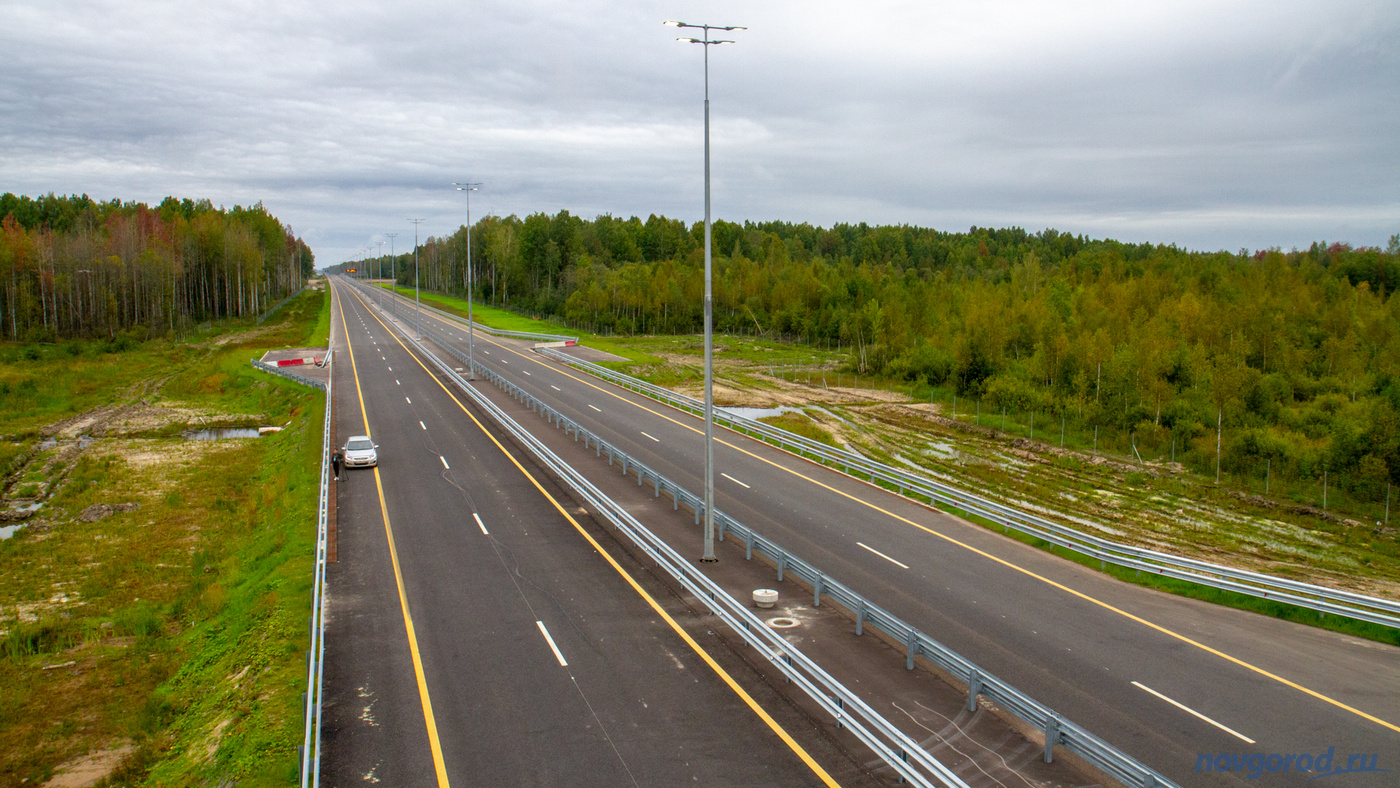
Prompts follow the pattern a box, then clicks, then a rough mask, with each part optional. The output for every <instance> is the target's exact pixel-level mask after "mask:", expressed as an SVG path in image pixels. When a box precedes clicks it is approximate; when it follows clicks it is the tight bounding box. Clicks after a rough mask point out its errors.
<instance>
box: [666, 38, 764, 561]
mask: <svg viewBox="0 0 1400 788" xmlns="http://www.w3.org/2000/svg"><path fill="white" fill-rule="evenodd" d="M665 24H667V25H670V26H671V27H679V28H688V29H691V30H700V31H702V33H701V37H700V38H688V37H681V38H677V39H676V40H677V41H688V42H690V43H692V44H700V45H701V46H702V47H703V48H704V50H705V552H704V555H702V556H701V557H700V560H701V562H703V563H707V564H709V563H714V562H716V561H718V560H719V559H718V558H716V557H715V390H714V363H715V361H714V359H715V340H714V302H713V301H712V300H711V295H710V47H711V46H713V45H717V44H732V43H734V42H733V41H729V40H726V39H711V38H710V31H711V30H725V31H729V30H748V28H746V27H739V26H736V25H730V26H721V25H690V24H686V23H685V22H676V21H673V20H669V21H667V22H665Z"/></svg>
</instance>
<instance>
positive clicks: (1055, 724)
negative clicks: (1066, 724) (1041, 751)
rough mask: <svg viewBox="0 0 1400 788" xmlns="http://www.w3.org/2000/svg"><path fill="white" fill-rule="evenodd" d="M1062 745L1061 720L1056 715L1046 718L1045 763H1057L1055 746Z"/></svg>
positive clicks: (1049, 715) (1048, 715)
mask: <svg viewBox="0 0 1400 788" xmlns="http://www.w3.org/2000/svg"><path fill="white" fill-rule="evenodd" d="M1059 743H1060V718H1059V717H1056V716H1055V715H1054V714H1047V715H1046V716H1045V762H1046V763H1054V762H1055V745H1056V744H1059Z"/></svg>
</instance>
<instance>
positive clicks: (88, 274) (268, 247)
mask: <svg viewBox="0 0 1400 788" xmlns="http://www.w3.org/2000/svg"><path fill="white" fill-rule="evenodd" d="M314 263H315V258H314V256H313V255H312V253H311V249H310V248H309V247H307V245H306V244H305V243H304V242H302V241H301V240H300V239H299V238H297V237H296V236H295V235H294V234H293V233H292V230H291V228H290V227H285V226H283V225H282V223H281V222H279V221H278V220H277V219H276V218H275V217H273V216H272V215H271V214H269V213H268V212H267V210H266V209H264V208H263V206H262V204H261V203H259V204H256V205H253V206H252V207H248V208H243V207H238V206H235V207H234V208H233V209H232V210H225V209H223V208H215V207H214V206H213V205H212V204H210V202H209V201H208V200H199V201H192V200H189V199H184V200H179V199H176V198H174V197H167V198H166V199H165V200H164V201H162V202H161V203H160V205H158V206H156V207H154V208H152V207H150V206H148V205H146V204H144V203H140V202H121V201H120V200H112V201H110V202H98V201H94V200H92V199H91V198H89V197H88V196H87V195H82V196H76V195H75V196H69V197H62V196H55V195H53V194H49V195H46V196H42V197H38V198H30V197H27V196H17V195H14V194H10V193H8V192H7V193H5V194H4V195H0V277H3V281H0V337H3V338H4V339H8V340H11V341H18V342H25V343H34V342H56V341H60V340H65V339H104V340H107V341H112V340H115V339H118V338H119V337H120V338H122V339H124V340H127V341H140V340H142V339H145V338H147V337H152V336H165V335H170V334H175V335H178V334H180V333H181V332H183V331H185V330H186V329H188V328H189V327H190V326H193V325H198V324H200V323H203V322H206V321H209V320H213V319H216V318H223V317H242V316H252V315H259V314H262V313H263V312H266V311H267V310H268V309H270V308H272V307H274V306H276V305H277V304H278V303H280V302H281V301H282V300H283V299H285V298H287V297H288V296H290V295H293V294H295V293H297V292H299V291H300V290H301V289H302V287H303V285H304V283H305V281H306V278H307V277H308V276H311V275H312V274H313V272H314Z"/></svg>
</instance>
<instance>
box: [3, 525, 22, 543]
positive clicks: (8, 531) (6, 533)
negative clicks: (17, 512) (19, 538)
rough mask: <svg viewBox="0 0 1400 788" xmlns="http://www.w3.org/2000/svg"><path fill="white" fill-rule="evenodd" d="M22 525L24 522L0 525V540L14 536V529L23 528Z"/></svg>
mask: <svg viewBox="0 0 1400 788" xmlns="http://www.w3.org/2000/svg"><path fill="white" fill-rule="evenodd" d="M23 527H24V523H17V524H15V525H6V526H0V542H3V541H4V540H6V539H9V538H10V537H11V536H14V535H15V531H18V530H19V529H21V528H23Z"/></svg>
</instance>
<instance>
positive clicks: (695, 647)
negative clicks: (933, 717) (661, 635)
mask: <svg viewBox="0 0 1400 788" xmlns="http://www.w3.org/2000/svg"><path fill="white" fill-rule="evenodd" d="M355 297H356V298H360V296H359V294H358V293H356V294H355ZM360 303H364V300H363V299H360ZM370 315H371V316H373V317H374V319H375V320H379V324H380V325H384V321H383V320H380V319H379V316H378V315H375V314H374V313H373V312H371V313H370ZM385 328H386V329H388V330H389V332H390V336H392V337H393V338H394V341H395V342H398V343H399V346H400V347H402V348H403V349H404V351H405V352H407V353H408V354H409V356H410V357H412V358H413V360H414V361H415V362H417V363H418V366H420V367H422V368H423V371H424V372H426V373H428V377H430V378H432V379H433V382H434V383H436V384H438V387H439V388H441V389H442V390H443V392H445V393H446V394H447V396H448V398H449V399H451V400H452V401H453V402H455V403H456V404H457V407H459V408H461V409H462V412H463V413H465V414H466V415H467V418H469V419H471V420H472V423H473V424H475V425H476V426H477V427H478V428H479V429H480V430H481V432H482V434H484V435H485V436H486V437H487V438H489V439H490V441H491V442H492V443H493V444H495V446H496V448H497V449H500V450H501V453H502V454H504V455H505V456H506V458H507V459H509V460H510V461H511V464H512V465H514V466H515V467H516V469H517V470H519V471H520V472H521V473H522V474H524V475H525V478H526V479H529V480H530V484H532V485H534V487H535V489H536V490H539V491H540V495H543V496H544V497H545V500H547V501H549V503H550V505H552V506H553V507H554V509H555V510H556V511H558V512H559V513H560V514H562V515H563V516H564V519H565V520H568V521H569V524H570V525H572V526H573V527H574V530H576V531H578V533H579V535H581V536H582V537H583V538H584V539H586V540H587V541H588V544H590V545H591V546H592V547H593V549H594V550H596V551H598V554H599V555H601V556H603V558H604V559H605V560H607V562H608V564H609V565H610V566H612V568H613V569H614V570H616V571H617V573H618V574H619V575H621V576H622V579H623V580H625V581H627V584H628V585H629V586H631V587H632V590H633V591H636V592H637V594H638V595H639V596H641V597H642V599H644V600H646V603H647V604H648V605H649V606H650V607H651V609H652V610H654V611H656V614H657V615H659V616H661V618H662V619H664V620H665V621H666V623H667V624H668V625H669V626H670V627H671V629H672V631H674V632H675V633H676V634H677V635H678V636H680V638H681V640H683V641H685V644H686V645H687V646H689V647H690V649H691V650H692V651H694V652H695V653H696V654H697V655H699V657H700V658H701V659H703V660H704V661H705V664H706V665H709V666H710V669H711V670H713V671H714V672H715V674H716V675H718V676H719V677H720V679H721V680H722V681H724V683H725V684H726V685H728V686H729V688H730V689H731V690H733V691H734V694H736V695H738V696H739V697H740V699H742V700H743V701H744V703H745V705H747V706H748V707H749V708H750V709H751V710H752V711H753V713H754V714H756V715H758V717H759V719H761V720H763V722H764V723H765V724H766V725H767V726H768V728H769V729H770V730H772V731H773V732H774V733H776V734H777V735H778V738H779V739H782V741H783V743H784V744H786V745H787V746H788V747H789V748H790V749H791V750H792V751H793V752H794V753H796V755H797V757H798V758H801V759H802V762H803V763H805V764H807V768H809V769H811V770H812V772H813V773H814V774H816V775H817V777H818V778H819V779H821V781H822V782H823V783H825V784H826V785H829V786H832V788H840V784H839V783H837V782H836V781H835V780H834V779H832V777H831V775H830V774H827V772H826V770H825V769H823V768H822V767H821V764H819V763H817V762H816V761H815V760H814V759H813V758H812V756H811V755H810V754H808V752H807V750H806V749H805V748H804V747H803V746H802V745H801V744H798V743H797V741H796V740H795V739H793V738H792V736H791V735H790V734H789V733H788V732H787V731H786V730H785V729H784V728H783V726H782V724H781V723H779V722H778V721H777V720H775V719H773V717H772V716H771V715H770V714H769V713H768V712H767V711H765V710H764V709H763V707H762V706H760V705H758V701H756V700H754V699H753V696H751V695H749V693H748V692H747V691H746V690H745V689H744V688H743V687H741V686H739V683H738V682H737V681H735V680H734V678H733V677H732V676H730V675H729V672H728V671H726V670H725V669H724V668H723V667H721V666H720V664H719V663H718V662H716V661H715V660H714V657H711V656H710V654H709V652H707V651H706V650H705V649H704V648H701V646H700V644H699V643H697V642H695V639H694V638H692V637H691V636H690V633H688V632H686V631H685V630H684V629H682V628H681V625H680V623H678V622H677V621H676V620H675V619H674V618H672V617H671V614H670V613H667V612H666V610H665V609H664V608H662V607H661V604H660V603H659V602H657V601H656V599H655V598H653V597H652V595H651V594H649V593H647V590H646V589H645V588H642V586H641V584H640V583H638V582H637V580H636V578H634V577H632V575H631V574H630V573H629V572H628V571H627V570H626V569H625V568H623V566H622V565H621V564H619V563H618V562H617V559H615V558H613V557H612V555H610V554H609V553H608V551H607V550H604V549H603V546H602V545H601V544H599V543H598V541H597V540H596V539H594V538H593V535H592V534H590V533H588V531H586V530H584V528H583V526H582V525H580V524H579V522H578V520H575V519H574V518H573V515H571V514H569V512H568V511H567V510H565V509H564V507H563V506H561V505H560V503H559V501H557V500H555V498H554V496H552V495H550V494H549V491H548V490H546V489H545V488H544V487H543V486H541V485H540V483H539V481H538V480H537V479H535V477H534V475H533V474H531V473H530V472H529V471H528V470H526V469H525V466H523V465H521V464H520V461H519V460H517V459H516V458H515V455H514V454H511V452H510V450H509V449H507V448H506V447H505V446H503V445H501V442H500V441H498V440H496V436H494V435H492V434H491V432H490V431H489V430H487V429H486V426H485V425H483V424H482V423H481V422H480V421H478V420H477V418H476V416H475V415H473V414H472V412H471V411H470V410H467V406H466V405H463V404H462V401H461V400H459V399H457V396H456V395H455V394H453V393H452V390H451V389H449V388H448V387H447V386H446V384H444V383H443V382H442V381H441V380H440V379H438V376H437V375H434V374H433V371H432V370H430V369H428V366H427V365H426V364H424V363H423V361H422V360H421V359H419V358H418V355H417V354H416V353H414V352H413V351H412V350H410V349H409V348H408V346H407V345H405V344H404V343H403V341H402V340H400V339H399V338H398V336H397V335H395V334H394V333H393V330H392V329H389V327H388V326H385ZM405 612H407V608H405Z"/></svg>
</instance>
